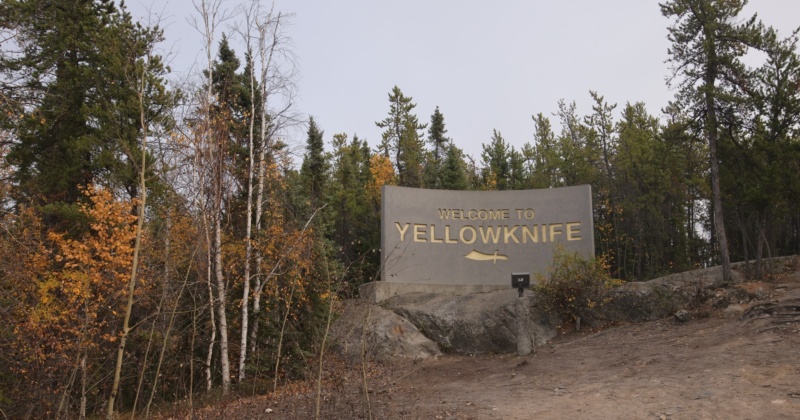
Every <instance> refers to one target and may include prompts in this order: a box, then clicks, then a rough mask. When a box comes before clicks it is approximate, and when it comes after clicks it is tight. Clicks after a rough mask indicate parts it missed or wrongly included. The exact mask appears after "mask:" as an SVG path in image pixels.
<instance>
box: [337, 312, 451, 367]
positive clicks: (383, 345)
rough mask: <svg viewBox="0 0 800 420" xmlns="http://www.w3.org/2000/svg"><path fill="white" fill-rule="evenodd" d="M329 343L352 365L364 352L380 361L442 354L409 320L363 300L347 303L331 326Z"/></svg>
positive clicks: (413, 358)
mask: <svg viewBox="0 0 800 420" xmlns="http://www.w3.org/2000/svg"><path fill="white" fill-rule="evenodd" d="M330 342H331V343H332V344H331V346H332V348H333V350H334V351H336V352H338V353H339V354H341V355H343V356H344V357H345V358H347V359H348V360H350V361H351V362H359V361H360V360H361V354H362V351H365V352H366V356H367V357H368V358H369V359H370V360H377V361H387V360H391V359H396V358H404V359H412V360H417V359H425V358H428V357H431V356H438V355H440V354H441V351H440V350H439V347H438V346H437V345H436V343H435V342H433V341H431V340H429V339H428V338H426V337H425V336H424V335H422V334H421V333H420V332H419V330H418V329H417V327H415V326H414V325H413V324H412V323H410V322H409V321H408V320H406V319H404V318H403V317H401V316H399V315H397V314H396V313H394V312H392V311H390V310H388V309H384V308H382V307H380V306H378V305H374V304H370V303H368V302H366V301H364V300H351V301H346V302H344V304H343V307H342V308H341V315H340V316H339V317H337V318H336V319H335V320H334V322H333V323H332V325H331V332H330Z"/></svg>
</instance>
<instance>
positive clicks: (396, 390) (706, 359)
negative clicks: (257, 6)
mask: <svg viewBox="0 0 800 420" xmlns="http://www.w3.org/2000/svg"><path fill="white" fill-rule="evenodd" d="M737 287H739V288H745V289H747V290H750V291H753V290H757V291H758V296H759V297H758V298H757V299H755V300H750V301H742V302H734V305H741V306H740V307H739V310H735V311H731V310H730V307H728V308H727V309H728V311H726V310H725V309H726V308H715V307H714V306H713V304H714V300H713V299H710V300H709V301H708V302H707V303H706V304H705V305H704V306H698V307H694V308H690V309H691V311H690V312H691V315H693V316H690V317H688V318H690V319H691V320H689V321H687V322H679V321H676V319H675V318H674V317H670V318H665V319H662V320H658V321H651V322H646V323H640V324H628V325H621V326H617V327H614V328H609V329H605V330H602V331H584V332H582V333H569V334H565V335H562V336H559V337H557V338H556V339H555V340H553V341H551V342H550V343H548V344H547V345H545V346H541V347H539V348H538V349H537V350H536V352H535V353H534V354H531V355H529V356H526V357H517V356H513V355H481V356H442V357H438V358H431V359H428V360H424V361H419V362H416V363H415V362H412V361H404V362H396V363H392V364H374V363H370V364H368V365H367V366H366V369H365V370H362V367H363V366H361V365H356V366H353V365H348V364H345V363H341V362H339V361H336V360H335V359H330V361H329V362H327V363H328V365H327V366H328V369H327V370H326V374H325V380H324V385H323V392H322V396H321V399H320V401H321V404H320V417H321V418H330V419H352V418H373V419H439V418H440V419H566V418H569V419H618V418H636V419H648V418H649V419H702V418H710V419H733V418H736V419H796V418H800V272H798V271H796V270H795V271H792V272H785V273H783V274H780V275H778V276H776V277H775V278H774V279H773V280H772V281H770V282H761V283H746V284H742V285H738V286H737ZM711 296H712V297H713V293H712V294H711ZM748 308H749V309H748ZM734 309H736V308H734ZM742 311H744V312H742ZM742 313H743V315H742ZM365 374H366V381H365V380H364V375H365ZM365 384H366V388H367V389H368V392H366V393H365V392H364V389H365ZM314 386H315V384H314V383H313V382H309V383H308V384H301V385H299V386H297V387H293V388H292V389H291V390H288V389H287V390H285V391H284V392H281V393H279V394H272V395H265V396H260V397H254V398H250V399H245V400H239V401H236V402H234V403H231V404H227V405H224V406H215V407H209V408H206V409H203V410H199V411H195V413H194V414H195V416H196V417H195V418H198V417H199V418H242V419H243V418H258V419H287V418H297V419H309V418H314V417H315V415H316V401H317V395H316V392H315V391H314V390H315V388H314ZM176 414H177V416H178V417H181V416H184V415H185V414H186V413H176Z"/></svg>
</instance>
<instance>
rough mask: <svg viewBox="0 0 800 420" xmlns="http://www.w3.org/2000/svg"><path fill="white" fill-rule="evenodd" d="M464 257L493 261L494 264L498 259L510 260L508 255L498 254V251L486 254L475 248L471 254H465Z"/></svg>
mask: <svg viewBox="0 0 800 420" xmlns="http://www.w3.org/2000/svg"><path fill="white" fill-rule="evenodd" d="M464 258H469V259H470V260H475V261H492V264H497V260H504V261H508V256H506V255H502V254H498V253H497V251H495V252H494V254H484V253H483V252H479V251H475V250H473V251H472V252H470V253H469V254H467V255H464Z"/></svg>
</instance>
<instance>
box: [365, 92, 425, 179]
mask: <svg viewBox="0 0 800 420" xmlns="http://www.w3.org/2000/svg"><path fill="white" fill-rule="evenodd" d="M411 101H412V98H411V97H407V96H405V95H403V92H402V91H400V88H398V87H397V86H395V87H394V88H392V92H391V93H390V94H389V103H390V107H389V115H388V116H387V117H386V118H385V119H384V120H383V121H378V122H376V123H375V125H377V126H378V127H380V128H383V129H384V131H383V133H382V134H381V144H380V146H379V150H380V152H381V153H382V154H383V155H384V156H385V157H392V156H391V154H392V153H394V156H393V157H394V164H395V166H396V167H397V176H398V181H399V183H398V185H400V186H402V187H421V186H422V185H423V181H424V180H423V167H424V163H425V162H424V160H425V149H424V144H423V140H422V139H423V134H422V133H420V132H419V131H418V130H424V129H425V128H426V127H427V125H426V124H420V123H419V121H418V120H417V116H416V115H415V114H414V113H413V112H412V111H413V110H414V108H415V107H416V106H417V105H416V104H415V103H413V102H411Z"/></svg>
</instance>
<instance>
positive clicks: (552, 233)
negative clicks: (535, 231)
mask: <svg viewBox="0 0 800 420" xmlns="http://www.w3.org/2000/svg"><path fill="white" fill-rule="evenodd" d="M562 227H564V225H563V224H561V223H553V224H551V225H550V242H553V238H555V237H556V236H557V235H561V234H562V233H563V232H562V231H561V228H562ZM556 229H558V230H556Z"/></svg>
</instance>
